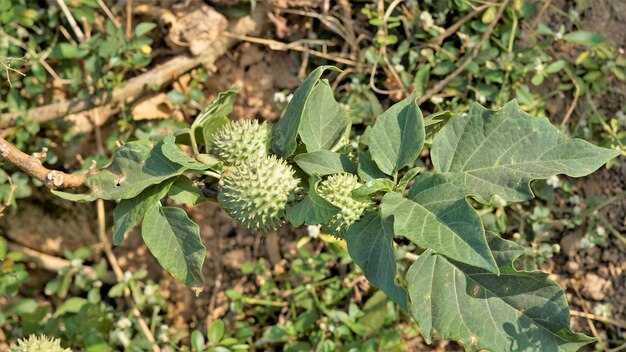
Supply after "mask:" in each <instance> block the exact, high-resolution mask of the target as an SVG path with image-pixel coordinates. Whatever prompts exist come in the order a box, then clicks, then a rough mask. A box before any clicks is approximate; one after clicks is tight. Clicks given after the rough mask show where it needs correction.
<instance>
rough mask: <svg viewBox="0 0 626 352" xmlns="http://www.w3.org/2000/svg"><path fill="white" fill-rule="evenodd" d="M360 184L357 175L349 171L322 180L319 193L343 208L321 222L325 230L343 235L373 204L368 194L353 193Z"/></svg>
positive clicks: (336, 234) (339, 235)
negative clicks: (359, 195)
mask: <svg viewBox="0 0 626 352" xmlns="http://www.w3.org/2000/svg"><path fill="white" fill-rule="evenodd" d="M360 186H361V184H360V183H359V180H358V178H357V176H356V175H352V174H347V173H342V174H334V175H331V176H329V177H328V178H327V179H325V180H324V181H322V182H320V184H319V187H318V189H317V191H318V193H319V195H320V196H322V198H324V199H326V200H327V201H329V202H330V203H332V204H333V205H334V206H336V207H339V208H340V209H341V210H340V211H339V213H337V214H335V215H334V216H333V217H332V218H330V220H328V221H326V222H324V223H322V224H321V226H322V230H323V231H324V232H328V233H331V234H334V235H335V236H338V237H343V236H344V234H345V232H346V230H347V229H348V227H350V225H352V224H354V223H355V222H356V221H357V220H359V219H360V218H361V216H362V215H363V213H364V212H365V211H366V210H368V209H369V208H370V207H371V206H372V205H373V203H372V200H371V198H370V197H368V196H361V197H356V196H353V195H352V190H354V189H356V188H359V187H360Z"/></svg>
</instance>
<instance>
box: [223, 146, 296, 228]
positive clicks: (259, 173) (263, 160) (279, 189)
mask: <svg viewBox="0 0 626 352" xmlns="http://www.w3.org/2000/svg"><path fill="white" fill-rule="evenodd" d="M220 185H221V187H220V192H219V194H218V196H217V199H218V201H219V202H220V204H221V205H222V207H223V208H224V210H226V212H228V214H230V215H231V216H232V217H233V218H234V219H235V220H237V222H239V223H240V224H241V225H243V226H244V227H246V228H248V229H251V230H260V231H266V230H269V229H275V228H277V227H278V226H280V225H281V224H282V223H283V221H284V217H285V209H286V207H287V203H288V202H289V201H290V200H291V198H292V196H293V195H294V193H295V190H296V188H297V187H298V179H296V178H295V177H294V170H293V168H292V167H291V166H290V165H289V164H287V163H286V162H285V161H284V160H282V159H279V158H277V157H276V156H274V155H271V156H263V157H258V158H253V159H251V160H249V161H248V162H246V163H241V164H238V165H235V166H233V167H230V168H228V169H227V170H226V171H225V172H224V173H223V174H222V180H221V181H220Z"/></svg>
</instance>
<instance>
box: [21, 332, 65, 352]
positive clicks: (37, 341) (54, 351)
mask: <svg viewBox="0 0 626 352" xmlns="http://www.w3.org/2000/svg"><path fill="white" fill-rule="evenodd" d="M9 351H10V352H70V351H71V350H70V349H69V348H63V347H61V341H60V340H59V339H56V338H53V337H48V336H46V335H39V336H37V335H34V334H33V335H30V336H29V337H28V339H26V338H23V339H19V340H18V341H17V344H16V345H11V347H9Z"/></svg>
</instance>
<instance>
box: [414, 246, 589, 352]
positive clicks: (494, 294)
mask: <svg viewBox="0 0 626 352" xmlns="http://www.w3.org/2000/svg"><path fill="white" fill-rule="evenodd" d="M489 245H490V247H491V250H492V251H493V253H494V254H495V256H496V258H498V264H499V265H500V267H501V274H500V275H499V276H497V275H495V274H492V273H489V272H486V271H484V270H482V269H479V268H476V267H472V266H468V265H465V264H461V263H458V262H455V261H452V260H449V259H446V258H445V257H442V256H440V255H437V254H435V253H434V252H433V251H432V250H427V251H426V252H424V253H423V254H422V255H420V257H419V258H418V259H417V261H416V262H415V263H414V264H413V265H412V266H411V268H410V269H409V271H408V273H407V277H406V278H407V282H408V283H409V284H408V289H409V295H410V298H411V315H412V316H413V318H414V319H415V320H416V322H417V323H418V325H419V327H420V330H421V331H422V333H423V334H424V336H425V338H426V340H427V342H430V341H431V340H432V339H455V340H461V341H463V344H464V345H465V348H466V350H469V351H477V350H481V349H485V350H490V351H503V352H507V351H516V352H517V351H564V352H565V351H572V352H574V351H577V350H578V349H579V348H580V347H581V346H583V345H585V344H588V343H590V342H593V341H594V339H592V338H590V337H587V336H585V335H581V334H576V333H573V332H572V331H571V330H570V326H569V310H568V306H567V301H566V300H565V295H564V293H563V291H562V290H561V288H560V287H559V285H558V284H557V283H555V282H554V281H551V280H549V279H548V278H547V275H546V274H544V273H541V272H519V271H516V270H515V269H513V264H512V261H513V260H514V259H515V258H516V257H517V256H519V255H520V254H521V253H523V248H521V247H520V246H518V245H516V244H515V243H512V242H509V241H505V240H502V239H500V238H499V237H498V236H496V235H494V234H489Z"/></svg>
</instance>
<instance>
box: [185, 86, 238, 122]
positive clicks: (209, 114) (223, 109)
mask: <svg viewBox="0 0 626 352" xmlns="http://www.w3.org/2000/svg"><path fill="white" fill-rule="evenodd" d="M237 92H239V88H237V87H235V88H233V89H230V90H227V91H225V92H220V93H218V94H217V97H215V99H213V100H212V101H211V102H210V103H209V104H208V105H207V106H206V107H205V108H204V109H202V111H201V112H200V113H199V114H198V116H197V117H196V119H195V120H194V122H193V124H192V125H191V130H192V131H194V130H195V129H196V128H197V127H202V126H204V124H206V123H207V121H209V120H211V119H214V118H220V117H224V116H228V115H229V114H230V113H231V112H232V111H233V104H234V103H235V97H236V96H237Z"/></svg>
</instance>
